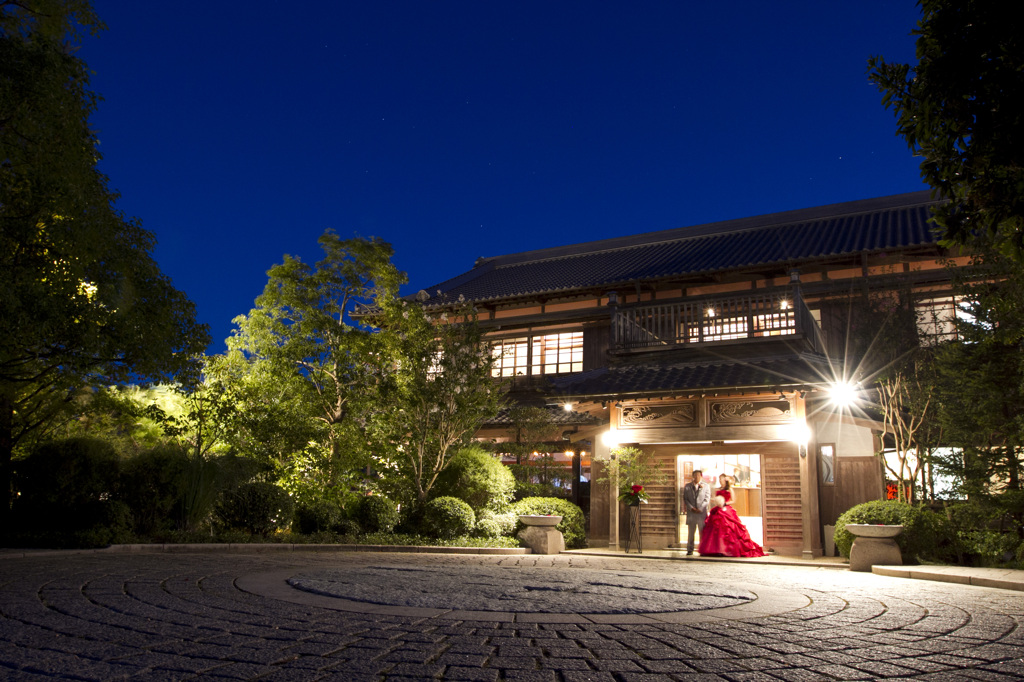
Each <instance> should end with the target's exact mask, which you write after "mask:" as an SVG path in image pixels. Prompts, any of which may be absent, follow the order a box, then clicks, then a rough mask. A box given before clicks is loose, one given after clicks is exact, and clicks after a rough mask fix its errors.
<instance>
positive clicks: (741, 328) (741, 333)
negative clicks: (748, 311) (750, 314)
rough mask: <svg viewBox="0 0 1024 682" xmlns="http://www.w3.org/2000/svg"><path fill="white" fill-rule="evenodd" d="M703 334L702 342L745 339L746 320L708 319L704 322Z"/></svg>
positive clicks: (743, 318) (734, 318)
mask: <svg viewBox="0 0 1024 682" xmlns="http://www.w3.org/2000/svg"><path fill="white" fill-rule="evenodd" d="M693 331H696V330H693ZM703 332H704V336H703V340H704V341H728V340H729V339H745V338H747V318H746V317H709V318H708V319H707V320H705V322H704V329H703ZM691 333H692V332H691Z"/></svg>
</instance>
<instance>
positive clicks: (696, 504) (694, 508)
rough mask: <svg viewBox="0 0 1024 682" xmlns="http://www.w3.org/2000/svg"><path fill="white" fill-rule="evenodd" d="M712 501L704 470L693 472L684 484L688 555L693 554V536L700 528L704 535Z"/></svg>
mask: <svg viewBox="0 0 1024 682" xmlns="http://www.w3.org/2000/svg"><path fill="white" fill-rule="evenodd" d="M710 503H711V486H709V485H708V484H706V483H704V472H703V471H701V470H700V469H698V470H696V471H694V472H693V478H692V479H690V482H689V483H687V484H686V485H685V486H683V505H684V506H685V507H686V529H687V538H686V556H691V555H692V554H693V536H694V533H695V532H696V530H697V529H698V528H700V532H701V534H702V535H703V533H704V519H706V518H707V517H708V505H709V504H710Z"/></svg>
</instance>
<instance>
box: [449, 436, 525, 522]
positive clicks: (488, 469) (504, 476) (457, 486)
mask: <svg viewBox="0 0 1024 682" xmlns="http://www.w3.org/2000/svg"><path fill="white" fill-rule="evenodd" d="M515 489H516V478H515V476H513V475H512V472H511V471H510V470H509V468H508V467H507V466H505V465H504V464H502V463H501V461H499V460H498V459H497V458H495V457H494V456H492V455H490V454H488V453H487V452H486V451H484V450H483V449H481V448H479V447H469V448H466V449H464V450H460V451H459V452H458V453H456V455H455V456H454V457H452V458H451V460H450V461H449V462H448V466H446V467H445V468H444V471H442V472H441V474H440V475H439V476H438V477H437V482H436V483H435V484H434V488H433V492H434V495H435V496H436V497H457V498H459V499H460V500H462V501H463V502H465V503H466V504H468V505H469V506H470V507H472V508H473V511H474V512H480V510H482V509H490V510H494V511H497V510H501V509H505V508H507V507H508V505H509V502H511V501H512V495H513V494H514V493H515Z"/></svg>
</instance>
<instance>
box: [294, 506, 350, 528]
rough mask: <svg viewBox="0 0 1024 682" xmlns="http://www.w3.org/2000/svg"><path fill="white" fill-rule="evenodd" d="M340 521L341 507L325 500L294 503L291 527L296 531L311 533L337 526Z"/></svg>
mask: <svg viewBox="0 0 1024 682" xmlns="http://www.w3.org/2000/svg"><path fill="white" fill-rule="evenodd" d="M340 522H341V507H339V506H338V505H337V504H336V503H334V502H328V501H327V500H309V501H307V502H300V503H299V504H297V505H295V519H294V521H293V522H292V528H293V529H294V530H295V532H297V533H302V534H304V535H311V534H313V533H322V532H324V531H331V530H334V529H335V528H337V526H338V524H339V523H340Z"/></svg>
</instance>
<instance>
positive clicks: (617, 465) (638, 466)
mask: <svg viewBox="0 0 1024 682" xmlns="http://www.w3.org/2000/svg"><path fill="white" fill-rule="evenodd" d="M609 455H610V459H609V460H608V462H607V463H606V465H605V468H604V472H603V473H602V474H601V475H600V476H599V477H598V478H596V479H595V480H594V482H595V483H597V484H599V485H613V486H616V489H617V490H618V493H617V494H618V495H622V494H624V493H628V492H630V490H631V489H632V486H634V485H642V486H645V487H646V486H651V485H663V484H664V483H665V482H666V481H667V480H668V474H667V473H666V472H665V471H664V470H662V468H661V466H660V465H659V463H658V462H657V461H655V459H654V456H653V455H652V454H650V453H648V452H645V451H643V450H641V449H640V448H631V447H618V448H614V449H612V451H611V452H610V453H609Z"/></svg>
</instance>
